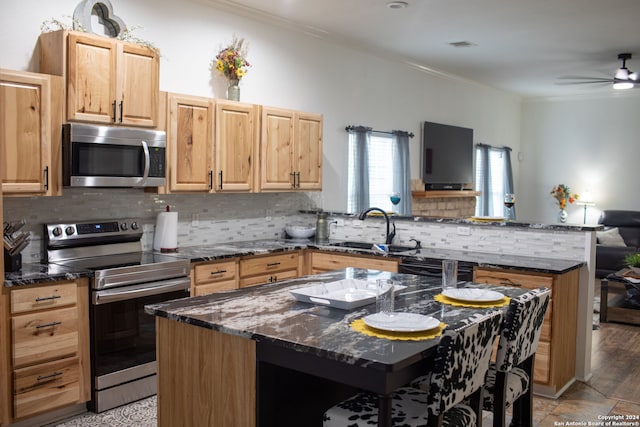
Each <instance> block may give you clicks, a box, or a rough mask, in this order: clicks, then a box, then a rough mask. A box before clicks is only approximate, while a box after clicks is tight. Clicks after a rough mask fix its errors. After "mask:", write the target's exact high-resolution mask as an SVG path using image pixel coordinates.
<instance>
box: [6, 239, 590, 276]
mask: <svg viewBox="0 0 640 427" xmlns="http://www.w3.org/2000/svg"><path fill="white" fill-rule="evenodd" d="M335 243H337V242H336V241H330V242H327V243H326V244H319V243H316V242H315V241H314V240H307V239H300V240H298V239H290V240H276V239H274V240H257V241H246V242H228V243H220V244H215V245H208V246H191V247H183V248H180V250H179V252H177V253H172V254H165V255H169V256H175V257H180V258H187V259H189V260H190V261H191V262H202V261H215V260H223V259H226V258H234V257H239V256H250V255H264V254H270V253H274V254H277V253H279V252H286V251H291V250H300V249H319V250H323V251H332V252H337V253H348V254H354V255H375V256H381V257H393V258H400V259H402V260H404V261H416V260H418V261H419V260H425V259H456V260H458V261H465V262H470V263H473V264H477V265H478V266H480V267H495V268H502V269H514V270H526V271H535V272H541V273H550V274H562V273H566V272H567V271H570V270H573V269H576V268H580V267H581V266H582V265H584V261H574V260H562V259H554V258H533V257H525V256H514V255H508V254H487V253H481V252H473V251H452V250H444V249H435V248H422V249H416V250H409V251H406V252H397V253H388V254H383V253H380V252H378V251H374V250H369V249H357V248H349V247H342V246H332V245H333V244H335ZM91 275H92V272H90V271H87V270H69V269H68V268H65V267H61V266H57V265H53V264H40V263H25V264H23V266H22V271H19V272H14V273H5V286H6V287H10V286H18V285H32V284H35V283H41V282H52V281H57V280H73V279H75V278H77V277H89V276H91Z"/></svg>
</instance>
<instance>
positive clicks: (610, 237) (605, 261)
mask: <svg viewBox="0 0 640 427" xmlns="http://www.w3.org/2000/svg"><path fill="white" fill-rule="evenodd" d="M598 223H599V224H602V225H604V230H602V231H597V232H596V236H597V244H596V277H598V278H600V279H602V278H605V277H607V276H608V275H609V274H611V273H615V272H616V271H618V270H620V269H621V268H623V267H625V263H624V258H625V257H626V256H627V255H629V254H633V253H637V252H640V211H622V210H605V211H602V214H601V215H600V219H599V220H598Z"/></svg>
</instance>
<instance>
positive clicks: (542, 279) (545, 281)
mask: <svg viewBox="0 0 640 427" xmlns="http://www.w3.org/2000/svg"><path fill="white" fill-rule="evenodd" d="M474 281H475V282H479V283H488V284H492V285H497V286H521V287H523V288H528V289H536V288H549V289H551V290H552V293H553V276H546V275H537V274H534V273H526V274H525V273H515V272H511V271H501V270H486V269H482V268H478V269H476V271H475V273H474Z"/></svg>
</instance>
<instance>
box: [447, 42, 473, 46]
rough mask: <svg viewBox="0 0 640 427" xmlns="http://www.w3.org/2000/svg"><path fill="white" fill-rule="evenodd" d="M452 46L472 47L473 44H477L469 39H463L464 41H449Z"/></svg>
mask: <svg viewBox="0 0 640 427" xmlns="http://www.w3.org/2000/svg"><path fill="white" fill-rule="evenodd" d="M449 44H450V45H451V46H453V47H471V46H477V45H476V44H475V43H471V42H467V41H462V42H451V43H449Z"/></svg>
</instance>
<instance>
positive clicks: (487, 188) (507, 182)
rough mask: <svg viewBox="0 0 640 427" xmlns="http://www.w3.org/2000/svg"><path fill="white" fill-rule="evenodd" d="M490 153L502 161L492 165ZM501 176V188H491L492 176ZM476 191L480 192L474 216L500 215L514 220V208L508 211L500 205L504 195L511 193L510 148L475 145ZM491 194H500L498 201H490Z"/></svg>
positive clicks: (492, 184) (492, 183) (492, 185)
mask: <svg viewBox="0 0 640 427" xmlns="http://www.w3.org/2000/svg"><path fill="white" fill-rule="evenodd" d="M492 153H499V154H500V155H501V158H502V161H501V162H500V163H499V164H492V163H493V162H492V161H491V158H492V157H493V156H491V154H492ZM494 174H502V180H501V181H502V183H503V188H493V187H494V185H495V184H494V180H493V179H492V175H494ZM475 187H476V190H477V191H480V196H479V197H478V203H477V205H476V214H477V215H480V216H497V215H501V216H503V217H505V218H507V219H515V218H516V207H515V206H514V207H512V208H511V209H508V208H506V207H504V205H502V197H503V196H504V194H505V193H513V192H514V189H513V172H512V170H511V148H509V147H492V146H491V145H487V144H477V145H476V186H475ZM493 194H500V195H501V196H500V200H499V201H498V200H492V195H493ZM516 203H517V197H516Z"/></svg>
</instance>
